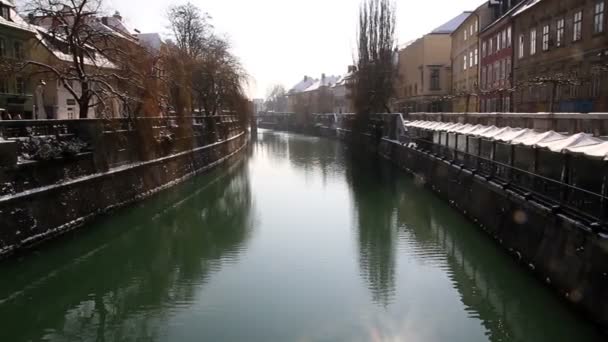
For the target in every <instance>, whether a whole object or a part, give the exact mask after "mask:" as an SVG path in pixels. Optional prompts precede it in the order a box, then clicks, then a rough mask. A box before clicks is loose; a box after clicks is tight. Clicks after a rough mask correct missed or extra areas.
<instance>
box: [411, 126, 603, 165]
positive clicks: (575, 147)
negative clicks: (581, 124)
mask: <svg viewBox="0 0 608 342" xmlns="http://www.w3.org/2000/svg"><path fill="white" fill-rule="evenodd" d="M406 126H407V127H416V128H420V129H425V130H430V131H434V132H448V133H456V134H464V135H468V136H474V137H480V138H484V139H490V140H495V141H501V142H506V143H509V144H513V145H523V146H528V147H537V148H545V149H548V150H550V151H553V152H558V153H575V154H583V155H587V156H589V157H591V158H601V159H605V160H608V142H606V141H604V140H601V139H598V138H595V137H593V136H592V135H591V134H587V133H578V134H574V135H563V134H560V133H557V132H555V131H548V132H536V131H534V130H532V129H528V128H512V127H496V126H483V125H472V124H461V123H454V122H440V121H420V120H419V121H414V122H409V123H406Z"/></svg>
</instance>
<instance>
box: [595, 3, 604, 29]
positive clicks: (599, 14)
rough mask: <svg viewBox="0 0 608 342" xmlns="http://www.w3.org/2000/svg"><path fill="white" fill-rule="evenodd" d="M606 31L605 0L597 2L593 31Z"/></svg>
mask: <svg viewBox="0 0 608 342" xmlns="http://www.w3.org/2000/svg"><path fill="white" fill-rule="evenodd" d="M602 32H604V1H599V2H597V3H596V4H595V12H594V15H593V33H602Z"/></svg>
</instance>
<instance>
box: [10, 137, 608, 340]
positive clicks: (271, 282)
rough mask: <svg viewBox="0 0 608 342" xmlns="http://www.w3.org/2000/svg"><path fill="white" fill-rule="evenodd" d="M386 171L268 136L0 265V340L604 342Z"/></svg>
mask: <svg viewBox="0 0 608 342" xmlns="http://www.w3.org/2000/svg"><path fill="white" fill-rule="evenodd" d="M423 184H424V182H421V181H414V180H412V179H411V178H410V177H409V176H406V175H404V174H403V173H402V172H400V171H398V170H396V169H395V168H393V167H392V166H390V165H388V164H387V163H385V162H383V161H380V160H378V159H375V158H373V157H371V156H368V155H364V154H362V153H360V152H354V151H352V150H351V149H349V148H348V147H346V146H344V145H342V144H340V143H337V142H335V141H330V140H326V139H320V138H312V137H305V136H301V135H292V134H286V133H272V132H268V131H266V132H262V133H261V134H260V135H259V139H258V141H257V142H255V143H254V144H253V146H252V148H251V151H250V154H249V155H248V156H247V157H246V158H244V160H243V161H242V162H241V163H234V164H232V165H231V166H226V167H222V168H221V169H218V170H216V171H214V172H212V173H211V174H208V175H204V176H201V177H197V178H196V179H194V180H193V181H190V182H187V183H185V184H183V185H181V186H179V187H177V188H175V189H172V190H170V191H167V192H164V193H162V194H160V195H159V196H157V197H155V198H153V199H151V200H149V201H146V202H145V203H142V204H141V205H138V206H135V207H131V208H127V209H125V210H121V211H118V212H116V213H114V214H113V215H112V217H107V218H104V219H101V220H99V221H98V222H97V223H95V224H93V225H91V226H90V227H87V228H86V229H84V230H83V231H81V232H79V233H78V234H75V235H73V236H70V237H66V238H64V239H61V240H59V241H57V242H54V243H51V244H48V245H46V246H43V247H42V248H41V250H39V251H38V252H36V253H34V254H32V255H29V256H26V257H24V258H22V259H21V260H13V261H10V262H5V263H4V264H2V265H0V273H1V274H2V279H3V280H2V282H0V321H1V322H3V327H2V329H0V341H11V342H13V341H40V340H43V341H201V340H204V341H264V342H266V341H407V342H419V341H425V342H426V341H431V342H434V341H463V342H465V341H466V342H471V341H535V342H536V341H573V340H577V341H601V340H604V339H603V337H602V336H600V335H598V334H597V333H596V332H595V330H594V329H593V328H592V327H590V326H589V325H588V324H586V323H584V322H582V321H581V320H580V319H578V318H576V317H575V316H574V315H573V314H572V313H571V312H570V311H568V310H567V309H565V307H564V305H563V304H562V303H561V302H559V301H558V300H556V298H555V297H554V296H553V295H552V294H551V293H550V292H549V291H548V290H547V289H545V288H544V287H542V286H541V285H540V284H539V282H537V281H536V280H535V279H533V278H531V277H530V276H528V275H527V274H526V273H524V272H523V271H522V270H521V269H520V268H519V267H518V266H517V265H516V264H515V263H514V262H512V260H511V259H510V258H509V257H508V256H507V255H506V254H505V253H504V252H502V251H501V250H500V249H498V248H497V246H495V245H494V243H493V242H492V241H491V240H490V239H488V238H487V237H486V236H485V235H484V234H482V233H481V232H480V231H479V229H477V228H476V227H474V226H472V225H471V224H469V223H468V222H467V221H465V220H464V219H463V218H462V217H461V216H459V215H458V214H456V213H455V212H453V211H452V210H451V209H450V208H449V207H448V206H446V205H445V204H444V203H443V202H441V201H439V200H438V199H437V198H435V197H434V196H433V195H432V194H430V193H428V192H427V191H426V190H424V189H423V187H422V186H423Z"/></svg>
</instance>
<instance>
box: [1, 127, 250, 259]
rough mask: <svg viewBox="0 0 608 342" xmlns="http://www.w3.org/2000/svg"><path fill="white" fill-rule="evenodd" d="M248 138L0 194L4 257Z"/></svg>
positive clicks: (223, 155) (169, 181) (181, 176)
mask: <svg viewBox="0 0 608 342" xmlns="http://www.w3.org/2000/svg"><path fill="white" fill-rule="evenodd" d="M248 140H249V135H248V133H247V132H241V133H239V134H237V135H235V136H232V137H230V138H226V139H224V140H220V141H218V142H215V143H213V144H209V145H205V146H202V147H198V148H194V149H191V150H186V151H183V152H179V153H174V154H170V155H167V156H164V157H161V158H155V159H152V160H146V161H141V162H135V163H129V164H125V165H122V166H118V167H114V168H111V169H110V170H108V171H105V172H99V173H95V174H91V175H87V176H83V177H79V178H76V179H70V180H68V181H65V182H62V183H58V184H53V185H49V186H45V187H40V188H34V189H31V190H28V191H24V192H21V193H17V194H12V195H8V196H3V197H0V222H2V223H3V227H2V230H1V231H0V258H6V257H9V256H11V255H13V254H15V253H17V252H22V251H25V250H28V249H30V248H32V247H34V246H36V245H38V244H39V243H41V242H44V241H46V240H49V239H51V238H54V237H57V236H59V235H62V234H65V233H67V232H70V231H73V230H75V229H77V228H80V227H82V226H84V225H85V224H86V223H88V222H90V221H91V220H93V219H94V218H96V217H98V216H100V215H102V214H105V213H108V212H110V211H112V210H114V209H116V208H120V207H124V206H127V205H129V204H131V203H134V202H137V201H141V200H143V199H145V198H148V197H150V196H152V195H154V194H155V193H158V192H159V191H162V190H164V189H167V188H169V187H172V186H174V185H175V184H178V183H180V182H182V181H184V180H186V179H189V178H191V177H192V176H194V175H197V174H200V173H202V172H205V171H208V170H210V169H212V168H214V167H216V166H217V165H220V164H222V163H223V162H225V161H227V160H229V159H230V158H233V157H235V156H236V155H238V154H239V153H240V152H241V151H242V150H243V149H245V147H246V146H247V144H248Z"/></svg>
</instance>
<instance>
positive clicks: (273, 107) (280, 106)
mask: <svg viewBox="0 0 608 342" xmlns="http://www.w3.org/2000/svg"><path fill="white" fill-rule="evenodd" d="M266 108H267V109H268V110H270V111H274V112H286V111H287V91H286V90H285V87H284V86H283V85H281V84H275V85H273V86H271V87H270V88H269V89H268V95H267V96H266Z"/></svg>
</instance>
